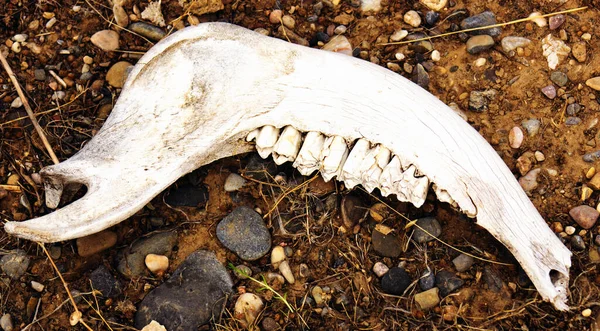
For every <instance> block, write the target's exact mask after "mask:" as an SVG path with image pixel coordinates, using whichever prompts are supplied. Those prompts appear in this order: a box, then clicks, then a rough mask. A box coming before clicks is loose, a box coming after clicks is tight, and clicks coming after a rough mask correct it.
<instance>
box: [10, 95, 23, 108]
mask: <svg viewBox="0 0 600 331" xmlns="http://www.w3.org/2000/svg"><path fill="white" fill-rule="evenodd" d="M10 107H11V108H21V107H23V101H21V97H16V98H15V99H14V100H13V101H12V102H11V103H10Z"/></svg>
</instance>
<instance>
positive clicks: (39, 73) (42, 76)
mask: <svg viewBox="0 0 600 331" xmlns="http://www.w3.org/2000/svg"><path fill="white" fill-rule="evenodd" d="M33 75H34V77H35V80H39V81H41V82H43V81H45V80H46V71H45V70H44V69H35V71H34V72H33Z"/></svg>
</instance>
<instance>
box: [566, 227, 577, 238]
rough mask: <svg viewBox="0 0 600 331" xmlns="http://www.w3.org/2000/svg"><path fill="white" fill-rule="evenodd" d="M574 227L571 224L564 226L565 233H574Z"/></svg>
mask: <svg viewBox="0 0 600 331" xmlns="http://www.w3.org/2000/svg"><path fill="white" fill-rule="evenodd" d="M575 231H576V229H575V227H573V226H570V225H569V226H567V227H566V228H565V233H566V234H568V235H569V236H570V235H572V234H573V233H575Z"/></svg>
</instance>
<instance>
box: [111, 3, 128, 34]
mask: <svg viewBox="0 0 600 331" xmlns="http://www.w3.org/2000/svg"><path fill="white" fill-rule="evenodd" d="M113 15H114V16H115V22H116V23H117V25H118V26H120V27H123V28H124V27H127V25H129V15H127V12H125V9H123V6H121V5H120V4H118V3H115V4H114V6H113Z"/></svg>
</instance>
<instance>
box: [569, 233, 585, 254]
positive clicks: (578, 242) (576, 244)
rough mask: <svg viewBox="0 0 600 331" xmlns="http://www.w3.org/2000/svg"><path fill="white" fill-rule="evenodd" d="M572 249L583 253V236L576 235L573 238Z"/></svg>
mask: <svg viewBox="0 0 600 331" xmlns="http://www.w3.org/2000/svg"><path fill="white" fill-rule="evenodd" d="M571 248H573V249H574V250H576V251H582V250H584V249H585V241H583V238H581V236H578V235H574V236H573V237H571Z"/></svg>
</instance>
